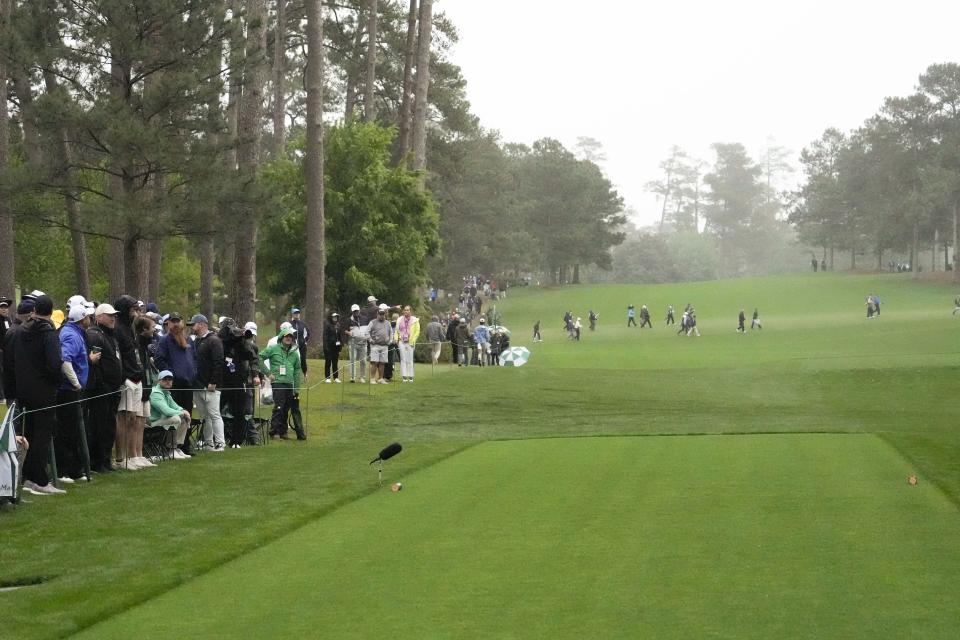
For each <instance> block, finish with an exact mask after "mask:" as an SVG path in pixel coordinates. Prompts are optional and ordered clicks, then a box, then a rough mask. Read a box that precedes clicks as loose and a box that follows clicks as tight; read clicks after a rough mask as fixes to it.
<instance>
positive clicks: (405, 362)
mask: <svg viewBox="0 0 960 640" xmlns="http://www.w3.org/2000/svg"><path fill="white" fill-rule="evenodd" d="M419 337H420V320H419V319H418V318H416V317H415V316H414V315H413V309H411V308H410V305H407V306H405V307H404V308H403V315H402V316H400V319H399V320H397V329H396V331H395V333H394V336H393V339H394V342H396V343H397V346H398V347H399V350H400V376H401V378H403V382H413V350H414V348H415V347H416V345H417V338H419Z"/></svg>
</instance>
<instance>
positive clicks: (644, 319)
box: [640, 304, 653, 329]
mask: <svg viewBox="0 0 960 640" xmlns="http://www.w3.org/2000/svg"><path fill="white" fill-rule="evenodd" d="M644 327H650V328H651V329H653V324H651V322H650V309H647V305H645V304H642V305H640V328H641V329H643V328H644Z"/></svg>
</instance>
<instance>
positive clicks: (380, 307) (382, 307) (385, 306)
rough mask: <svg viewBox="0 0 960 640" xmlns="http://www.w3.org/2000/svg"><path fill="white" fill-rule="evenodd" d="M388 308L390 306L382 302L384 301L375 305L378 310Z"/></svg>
mask: <svg viewBox="0 0 960 640" xmlns="http://www.w3.org/2000/svg"><path fill="white" fill-rule="evenodd" d="M389 308H390V307H388V306H387V305H386V304H384V303H382V302H381V303H380V306H379V307H377V309H379V310H380V311H386V310H387V309H389Z"/></svg>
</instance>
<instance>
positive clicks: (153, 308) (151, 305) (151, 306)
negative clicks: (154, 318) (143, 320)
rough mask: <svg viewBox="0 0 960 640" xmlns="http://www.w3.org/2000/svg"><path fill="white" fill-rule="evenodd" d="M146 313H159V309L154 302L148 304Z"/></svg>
mask: <svg viewBox="0 0 960 640" xmlns="http://www.w3.org/2000/svg"><path fill="white" fill-rule="evenodd" d="M147 311H148V312H152V313H157V312H158V311H160V307H158V306H157V303H156V302H148V303H147Z"/></svg>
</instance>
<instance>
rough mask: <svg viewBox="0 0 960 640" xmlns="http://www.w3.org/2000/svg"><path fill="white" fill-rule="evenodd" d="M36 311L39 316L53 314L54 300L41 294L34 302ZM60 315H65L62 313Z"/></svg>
mask: <svg viewBox="0 0 960 640" xmlns="http://www.w3.org/2000/svg"><path fill="white" fill-rule="evenodd" d="M34 304H35V309H34V311H35V312H36V314H37V315H38V316H49V315H50V314H52V313H53V299H52V298H51V297H50V296H48V295H46V294H41V295H39V296H37V299H36V300H35V301H34ZM60 313H63V312H62V311H61V312H60Z"/></svg>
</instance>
